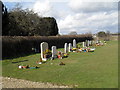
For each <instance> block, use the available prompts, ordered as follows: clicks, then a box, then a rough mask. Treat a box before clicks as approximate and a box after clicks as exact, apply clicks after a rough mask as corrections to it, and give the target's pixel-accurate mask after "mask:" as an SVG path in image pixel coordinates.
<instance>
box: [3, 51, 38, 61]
mask: <svg viewBox="0 0 120 90" xmlns="http://www.w3.org/2000/svg"><path fill="white" fill-rule="evenodd" d="M34 54H37V53H22V54H19V55H15V56H13V57H4V58H3V57H2V60H6V59H15V58H19V57H25V56H29V55H34ZM25 61H26V60H25ZM21 62H24V61H21ZM16 63H17V62H16Z"/></svg>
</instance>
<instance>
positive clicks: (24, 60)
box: [12, 60, 28, 64]
mask: <svg viewBox="0 0 120 90" xmlns="http://www.w3.org/2000/svg"><path fill="white" fill-rule="evenodd" d="M26 61H28V60H22V61H18V62H12V63H13V64H14V63H19V62H26Z"/></svg>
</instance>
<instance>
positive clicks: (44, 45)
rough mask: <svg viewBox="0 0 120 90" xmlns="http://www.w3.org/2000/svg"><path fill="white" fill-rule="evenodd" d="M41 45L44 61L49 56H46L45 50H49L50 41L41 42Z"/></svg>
mask: <svg viewBox="0 0 120 90" xmlns="http://www.w3.org/2000/svg"><path fill="white" fill-rule="evenodd" d="M40 47H41V58H42V60H43V61H46V60H47V58H44V54H45V51H46V50H48V43H47V42H42V43H41V44H40Z"/></svg>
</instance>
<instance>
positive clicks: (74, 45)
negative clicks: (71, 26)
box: [73, 39, 76, 48]
mask: <svg viewBox="0 0 120 90" xmlns="http://www.w3.org/2000/svg"><path fill="white" fill-rule="evenodd" d="M73 48H76V40H75V39H74V40H73Z"/></svg>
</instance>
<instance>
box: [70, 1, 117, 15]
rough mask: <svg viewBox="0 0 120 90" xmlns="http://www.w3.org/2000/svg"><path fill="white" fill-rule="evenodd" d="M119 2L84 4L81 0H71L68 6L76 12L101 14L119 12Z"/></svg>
mask: <svg viewBox="0 0 120 90" xmlns="http://www.w3.org/2000/svg"><path fill="white" fill-rule="evenodd" d="M117 4H118V3H117V2H83V1H81V0H71V1H70V2H69V3H68V6H69V7H70V8H71V9H72V10H73V11H74V12H85V13H86V12H87V13H90V12H100V11H109V10H110V11H111V10H117Z"/></svg>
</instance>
